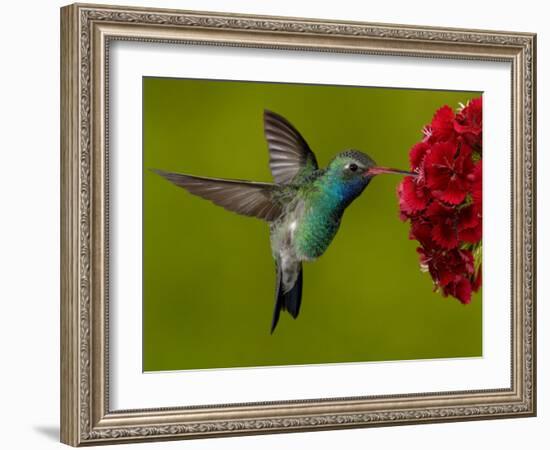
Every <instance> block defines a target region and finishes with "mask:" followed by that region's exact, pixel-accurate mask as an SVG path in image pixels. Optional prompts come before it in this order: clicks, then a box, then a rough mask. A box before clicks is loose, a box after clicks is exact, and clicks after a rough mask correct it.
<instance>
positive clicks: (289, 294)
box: [271, 262, 303, 334]
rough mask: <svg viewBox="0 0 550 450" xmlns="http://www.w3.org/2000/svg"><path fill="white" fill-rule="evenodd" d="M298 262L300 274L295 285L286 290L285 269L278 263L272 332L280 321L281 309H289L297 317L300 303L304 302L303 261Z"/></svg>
mask: <svg viewBox="0 0 550 450" xmlns="http://www.w3.org/2000/svg"><path fill="white" fill-rule="evenodd" d="M296 264H297V273H298V276H297V277H296V281H295V282H294V286H292V288H291V289H290V290H286V291H285V288H284V285H283V269H282V267H281V264H277V291H276V293H275V309H274V311H273V320H272V321H271V334H273V331H275V327H276V326H277V323H278V322H279V316H280V314H281V311H288V312H289V313H290V315H291V316H292V317H294V318H295V319H296V317H298V314H299V313H300V305H301V304H302V284H303V271H302V263H301V262H297V263H296Z"/></svg>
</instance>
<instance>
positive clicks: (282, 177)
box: [153, 110, 414, 333]
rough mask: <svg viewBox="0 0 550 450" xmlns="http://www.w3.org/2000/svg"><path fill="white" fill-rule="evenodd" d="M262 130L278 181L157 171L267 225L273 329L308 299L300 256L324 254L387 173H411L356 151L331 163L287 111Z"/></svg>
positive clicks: (270, 115) (269, 118) (270, 116)
mask: <svg viewBox="0 0 550 450" xmlns="http://www.w3.org/2000/svg"><path fill="white" fill-rule="evenodd" d="M264 132H265V138H266V140H267V144H268V148H269V167H270V169H271V174H272V175H273V179H274V180H275V183H258V182H252V181H244V180H227V179H221V178H207V177H197V176H194V175H186V174H180V173H170V172H165V171H162V170H153V171H154V172H156V173H157V174H159V175H161V176H163V177H164V178H166V179H167V180H169V181H171V182H172V183H174V184H175V185H177V186H180V187H182V188H184V189H186V190H187V191H188V192H190V193H191V194H194V195H197V196H199V197H202V198H204V199H206V200H210V201H211V202H213V203H215V204H216V205H219V206H222V207H224V208H225V209H227V210H229V211H233V212H236V213H238V214H242V215H245V216H252V217H257V218H258V219H263V220H265V221H267V222H268V223H269V230H270V239H271V250H272V254H273V258H274V259H275V268H276V273H277V281H276V294H275V309H274V312H273V319H272V322H271V333H273V331H274V330H275V327H276V326H277V323H278V321H279V316H280V313H281V311H288V312H289V313H290V315H291V316H292V317H293V318H296V317H298V314H299V312H300V305H301V302H302V284H303V274H302V262H303V261H314V260H315V259H316V258H318V257H319V256H321V255H322V254H323V253H324V252H325V251H326V249H327V248H328V246H329V245H330V243H331V241H332V239H333V238H334V236H335V235H336V232H337V231H338V228H339V227H340V222H341V220H342V215H343V214H344V211H345V209H346V208H347V207H348V206H349V205H350V203H351V202H352V201H353V200H355V199H356V198H357V197H358V196H359V195H360V194H361V193H362V192H363V190H364V189H365V188H366V187H367V185H368V184H369V182H370V181H371V179H372V178H373V177H374V176H375V175H378V174H382V173H396V174H404V175H413V176H414V174H412V173H411V172H407V171H403V170H397V169H390V168H386V167H378V166H376V163H375V162H374V161H373V159H372V158H371V157H370V156H368V155H367V154H365V153H362V152H360V151H357V150H346V151H344V152H342V153H339V154H338V155H336V156H335V157H334V158H333V159H332V161H331V162H330V163H329V165H328V167H326V168H325V169H319V166H318V164H317V159H316V158H315V155H314V153H313V152H312V151H311V149H310V148H309V145H308V144H307V142H306V140H305V139H304V138H303V137H302V135H301V134H300V133H299V132H298V130H297V129H296V128H294V126H293V125H292V124H291V123H290V122H289V121H288V120H286V119H285V118H284V117H282V116H280V115H278V114H276V113H274V112H271V111H268V110H265V111H264Z"/></svg>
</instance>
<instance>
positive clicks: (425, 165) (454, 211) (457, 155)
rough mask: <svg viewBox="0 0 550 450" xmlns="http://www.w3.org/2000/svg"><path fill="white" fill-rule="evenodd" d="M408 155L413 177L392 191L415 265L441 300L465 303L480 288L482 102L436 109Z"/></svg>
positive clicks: (406, 179)
mask: <svg viewBox="0 0 550 450" xmlns="http://www.w3.org/2000/svg"><path fill="white" fill-rule="evenodd" d="M423 134H424V138H423V140H422V141H421V142H419V143H417V144H416V145H414V146H413V147H412V148H411V150H410V153H409V159H410V165H411V171H413V172H414V173H415V174H416V176H408V177H405V178H404V179H403V181H402V182H401V183H400V184H399V186H398V188H397V194H398V197H399V207H400V217H401V219H402V220H404V221H410V224H411V228H410V235H409V239H412V240H417V241H418V242H419V244H420V246H419V247H418V248H417V252H418V254H419V257H420V266H421V268H422V269H423V270H425V271H428V272H429V273H430V275H431V277H432V279H433V281H434V288H435V289H436V290H439V291H440V292H441V293H442V294H443V295H444V296H448V295H451V296H453V297H455V298H457V299H458V300H460V302H462V303H464V304H467V303H470V301H471V298H472V292H476V291H477V290H478V289H479V287H480V285H481V233H482V195H481V185H482V170H481V168H482V101H481V98H476V99H474V100H471V101H470V102H469V103H468V104H467V105H466V106H465V107H464V106H463V107H461V109H459V110H458V112H457V113H456V114H455V112H454V111H453V110H452V109H451V108H450V107H449V106H444V107H442V108H440V109H439V110H438V111H437V112H436V113H435V115H434V117H433V119H432V122H431V123H430V124H429V125H427V126H426V127H424V129H423Z"/></svg>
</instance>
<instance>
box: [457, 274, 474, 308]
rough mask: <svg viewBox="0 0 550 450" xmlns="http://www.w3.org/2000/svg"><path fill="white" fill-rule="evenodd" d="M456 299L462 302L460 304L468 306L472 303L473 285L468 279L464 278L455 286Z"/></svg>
mask: <svg viewBox="0 0 550 450" xmlns="http://www.w3.org/2000/svg"><path fill="white" fill-rule="evenodd" d="M454 291H455V292H454V294H453V295H454V297H456V298H457V299H458V300H460V303H463V304H465V305H467V304H468V303H470V302H471V301H472V285H471V284H470V281H469V280H467V279H466V278H462V279H461V280H460V281H459V282H458V283H457V284H456V286H455V289H454Z"/></svg>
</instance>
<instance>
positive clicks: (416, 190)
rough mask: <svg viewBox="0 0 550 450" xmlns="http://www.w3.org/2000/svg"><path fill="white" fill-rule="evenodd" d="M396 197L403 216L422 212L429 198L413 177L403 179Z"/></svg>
mask: <svg viewBox="0 0 550 450" xmlns="http://www.w3.org/2000/svg"><path fill="white" fill-rule="evenodd" d="M397 195H398V196H399V206H400V207H401V211H402V212H404V213H405V214H412V213H415V212H417V211H421V210H423V209H424V208H425V207H426V205H427V204H428V200H429V197H428V196H427V193H426V192H424V189H423V188H422V186H418V185H417V184H416V182H415V179H414V178H413V177H405V178H404V179H403V181H402V182H401V183H400V184H399V187H398V190H397Z"/></svg>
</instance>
